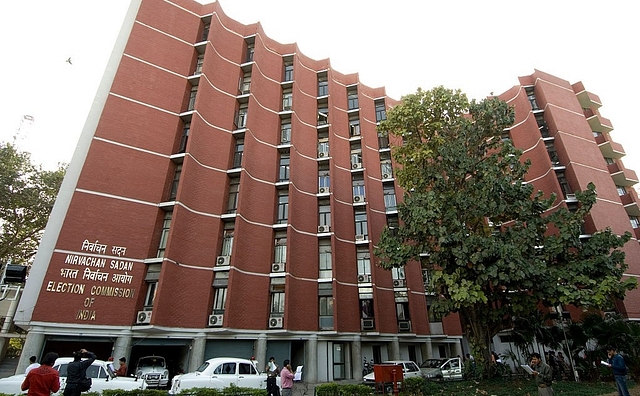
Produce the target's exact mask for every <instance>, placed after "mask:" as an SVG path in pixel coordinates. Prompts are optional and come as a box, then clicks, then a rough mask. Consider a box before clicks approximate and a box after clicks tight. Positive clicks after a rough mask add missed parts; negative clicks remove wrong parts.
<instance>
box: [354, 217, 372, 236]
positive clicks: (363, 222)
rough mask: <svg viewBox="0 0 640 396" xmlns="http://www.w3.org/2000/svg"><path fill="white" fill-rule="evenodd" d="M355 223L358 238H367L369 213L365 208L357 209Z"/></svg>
mask: <svg viewBox="0 0 640 396" xmlns="http://www.w3.org/2000/svg"><path fill="white" fill-rule="evenodd" d="M355 223H356V240H357V239H358V237H360V238H362V239H364V240H366V239H367V238H368V236H369V233H368V231H367V213H366V212H365V211H364V209H358V210H356V211H355Z"/></svg>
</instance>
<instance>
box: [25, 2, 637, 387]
mask: <svg viewBox="0 0 640 396" xmlns="http://www.w3.org/2000/svg"><path fill="white" fill-rule="evenodd" d="M501 97H502V98H503V99H505V100H507V101H509V103H511V104H513V105H514V106H515V109H516V117H517V121H516V124H515V125H514V127H513V128H512V129H511V130H510V132H509V134H510V138H511V139H512V140H513V141H514V143H515V144H516V146H518V147H521V148H523V149H524V150H525V156H527V157H530V158H531V159H532V160H533V166H532V168H531V172H530V174H529V176H530V181H531V182H533V183H534V184H536V186H537V187H538V188H540V189H542V190H544V191H547V192H551V191H555V192H556V193H558V196H559V198H558V205H563V204H566V205H571V204H572V203H573V202H574V200H573V197H572V195H571V194H572V192H573V191H575V190H576V189H580V188H584V187H585V186H586V184H587V183H588V182H590V181H593V182H595V183H596V185H597V187H598V193H599V200H598V204H597V205H596V206H595V208H594V211H593V214H592V216H591V218H590V219H589V221H588V223H587V225H586V230H585V232H586V233H589V232H593V231H594V230H596V229H601V228H604V227H606V226H611V227H612V228H613V229H614V231H616V232H623V231H625V230H628V231H635V232H636V234H635V235H636V237H637V235H638V234H637V231H638V230H637V227H638V219H637V217H636V216H638V204H637V198H636V195H635V192H634V191H633V189H632V188H631V185H632V184H634V183H636V182H637V177H636V175H635V174H634V173H633V172H631V171H628V170H626V169H624V167H623V166H622V163H621V161H620V157H622V156H623V155H624V152H623V150H622V148H621V147H620V146H619V145H618V144H616V143H614V142H612V141H611V139H610V137H609V135H608V133H609V132H610V131H611V130H612V128H611V124H610V122H609V121H608V120H606V119H604V118H602V117H601V116H600V115H599V113H598V110H597V108H598V107H599V105H600V103H599V100H598V98H597V97H596V96H595V95H592V94H590V93H588V92H586V91H585V90H584V88H583V87H582V85H581V84H574V85H573V86H572V85H570V84H569V83H567V82H566V81H564V80H561V79H558V78H556V77H553V76H549V75H547V74H544V73H541V72H536V73H534V75H532V76H528V77H521V78H520V85H519V86H517V87H514V88H512V89H511V90H509V91H507V92H505V93H504V94H502V95H501ZM396 103H397V102H396V101H395V100H393V99H391V98H389V97H387V96H386V94H385V91H384V89H383V88H371V87H367V86H365V85H363V84H361V83H360V82H359V80H358V75H357V74H349V75H345V74H342V73H340V72H339V71H336V70H334V69H332V67H331V64H330V62H329V60H328V59H324V60H314V59H309V58H308V57H306V56H305V55H304V54H302V53H300V51H299V50H298V48H297V46H296V45H295V44H282V43H278V42H275V41H273V40H271V39H270V38H269V37H267V36H266V35H265V34H264V31H263V30H262V28H261V26H260V24H253V25H243V24H240V23H238V22H237V21H234V20H232V19H230V18H228V17H227V16H226V15H225V14H224V12H223V11H222V10H221V8H220V6H219V4H218V3H212V4H208V5H201V4H199V3H196V2H195V1H192V0H172V1H160V0H134V1H133V2H132V5H131V8H130V11H129V12H128V14H127V16H126V19H125V22H124V25H123V28H122V31H121V35H120V37H119V39H118V41H117V43H116V46H115V49H114V52H113V55H112V57H111V59H110V62H109V65H108V68H107V71H106V72H105V76H104V78H103V82H102V84H101V85H100V88H99V91H98V94H97V96H96V99H95V101H94V104H93V107H92V110H91V112H90V115H89V117H88V119H87V122H86V125H85V128H84V130H83V132H82V135H81V138H80V141H79V143H78V147H77V149H76V152H75V154H74V157H73V159H72V161H71V164H70V167H69V170H68V173H67V176H66V178H65V181H64V183H63V186H62V189H61V192H60V195H59V198H58V200H57V203H56V206H55V208H54V210H53V213H52V215H51V219H50V222H49V225H48V226H47V230H46V232H45V235H44V237H43V240H42V244H41V247H40V250H39V252H38V255H37V256H36V259H35V262H34V265H33V268H32V270H31V273H30V276H29V280H28V282H27V284H26V290H25V292H24V295H23V298H22V299H21V301H20V305H19V306H18V310H17V312H16V317H15V320H16V323H17V324H18V325H19V326H21V327H22V328H23V329H25V330H27V331H28V335H27V339H26V343H25V346H24V350H23V353H22V358H21V359H22V360H21V362H20V365H19V368H18V370H19V371H21V370H23V368H24V366H26V364H27V362H26V361H25V360H24V359H26V357H28V356H31V355H37V356H39V355H41V354H43V353H44V352H46V351H49V350H55V351H57V352H58V353H60V354H61V355H66V354H69V353H70V352H71V351H72V350H75V349H79V348H87V349H89V350H93V351H95V352H96V353H97V354H98V356H99V358H103V359H106V358H107V357H109V356H115V357H116V358H117V357H120V356H126V357H128V358H129V361H130V362H131V366H133V365H134V364H135V363H134V362H135V360H136V358H137V357H140V356H143V355H148V354H160V355H163V356H165V357H166V358H167V359H168V360H169V364H170V365H171V366H172V367H171V368H172V369H175V368H177V367H178V365H182V367H183V368H184V370H185V371H190V370H193V369H195V368H196V367H197V366H198V365H199V364H200V363H201V362H202V361H203V360H204V359H206V358H211V357H215V356H224V355H227V356H228V355H232V356H239V357H251V356H254V357H255V358H256V359H257V360H258V361H259V362H260V364H264V363H266V361H267V358H268V357H269V356H274V357H276V359H277V360H278V361H282V360H283V359H286V358H288V359H291V360H292V363H293V364H294V365H304V367H305V368H304V378H305V380H306V381H309V382H323V381H330V380H336V379H358V378H361V375H362V361H363V359H366V360H367V361H369V360H370V359H372V358H373V359H375V361H376V362H379V361H381V360H386V359H410V360H415V361H418V362H419V361H422V360H423V359H425V358H427V357H432V356H433V357H440V356H442V357H444V356H455V355H458V354H460V355H462V354H463V352H467V351H466V350H464V351H463V342H462V329H461V327H460V322H459V320H458V317H457V316H456V315H452V316H450V317H446V318H443V319H441V320H440V319H438V318H434V317H433V316H431V315H430V314H429V309H428V307H429V304H430V294H429V293H427V292H426V291H425V287H424V280H423V274H422V272H421V269H420V268H419V267H417V266H412V265H409V266H408V267H406V268H405V269H404V270H401V271H392V272H390V271H386V270H383V269H381V268H380V267H378V266H377V265H376V260H375V258H374V257H373V248H374V246H375V244H376V243H377V240H378V236H379V234H380V232H381V230H382V229H383V227H385V226H386V225H389V226H394V225H395V224H397V223H398V217H397V211H396V202H397V200H398V199H400V198H401V197H402V192H401V190H400V189H399V188H398V187H397V185H396V183H395V180H394V177H393V167H392V165H391V156H390V150H389V142H388V141H387V139H384V138H381V137H379V136H378V134H377V132H376V125H377V123H378V122H379V121H380V120H382V119H384V117H385V111H386V109H388V108H389V107H391V106H393V105H395V104H396ZM532 105H533V106H534V107H532ZM594 134H595V135H597V136H594ZM391 144H393V142H391ZM609 163H610V164H609ZM630 220H631V222H630ZM632 224H634V226H633V227H634V228H635V229H633V228H632ZM632 242H633V243H629V244H627V246H625V251H626V252H627V254H628V260H629V264H630V270H629V274H630V276H637V275H638V274H639V273H640V272H639V271H640V268H638V266H639V265H640V263H638V259H639V258H640V251H639V249H640V246H638V243H637V239H634V240H633V241H632ZM638 300H639V295H638V293H637V292H636V291H634V292H632V293H630V294H629V298H628V299H627V300H625V302H624V304H620V306H619V309H620V310H621V311H622V312H624V313H626V314H628V315H629V316H630V317H633V318H638V317H640V311H639V306H638Z"/></svg>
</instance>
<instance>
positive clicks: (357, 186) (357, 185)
mask: <svg viewBox="0 0 640 396" xmlns="http://www.w3.org/2000/svg"><path fill="white" fill-rule="evenodd" d="M351 183H352V186H353V197H354V202H357V201H356V198H355V197H360V200H362V199H363V198H364V180H363V179H362V177H358V178H354V180H353V181H352V182H351Z"/></svg>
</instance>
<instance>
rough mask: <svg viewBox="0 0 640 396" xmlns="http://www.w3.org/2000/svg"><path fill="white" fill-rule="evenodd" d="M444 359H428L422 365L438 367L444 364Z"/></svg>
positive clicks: (422, 366)
mask: <svg viewBox="0 0 640 396" xmlns="http://www.w3.org/2000/svg"><path fill="white" fill-rule="evenodd" d="M442 363H444V360H442V359H427V360H425V361H424V362H422V364H421V365H420V367H421V368H438V367H440V366H442Z"/></svg>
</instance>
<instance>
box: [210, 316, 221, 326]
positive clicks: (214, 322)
mask: <svg viewBox="0 0 640 396" xmlns="http://www.w3.org/2000/svg"><path fill="white" fill-rule="evenodd" d="M222 319H224V315H217V314H216V315H209V327H222Z"/></svg>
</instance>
